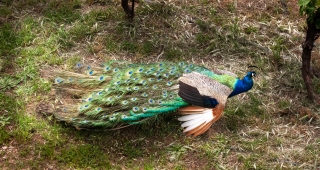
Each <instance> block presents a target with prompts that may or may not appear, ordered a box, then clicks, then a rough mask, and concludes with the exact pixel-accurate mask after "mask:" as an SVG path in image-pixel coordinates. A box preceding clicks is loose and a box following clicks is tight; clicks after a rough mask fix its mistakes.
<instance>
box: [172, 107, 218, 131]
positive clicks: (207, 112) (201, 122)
mask: <svg viewBox="0 0 320 170" xmlns="http://www.w3.org/2000/svg"><path fill="white" fill-rule="evenodd" d="M223 109H224V106H223V105H221V104H220V105H217V107H215V108H213V109H207V108H203V107H198V106H197V107H195V106H187V107H184V108H181V109H179V111H180V113H182V114H186V115H185V116H182V117H180V118H178V120H179V121H183V122H184V123H182V125H181V127H182V128H185V129H184V131H183V132H184V133H187V135H193V136H194V137H196V136H198V135H201V134H203V133H204V132H206V131H207V130H208V129H209V128H210V126H211V125H212V124H213V123H214V122H215V121H217V120H218V119H219V118H220V117H221V115H222V113H223Z"/></svg>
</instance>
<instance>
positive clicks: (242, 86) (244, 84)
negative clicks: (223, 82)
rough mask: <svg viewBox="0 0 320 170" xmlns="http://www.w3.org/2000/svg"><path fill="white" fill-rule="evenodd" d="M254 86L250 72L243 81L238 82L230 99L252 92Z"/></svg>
mask: <svg viewBox="0 0 320 170" xmlns="http://www.w3.org/2000/svg"><path fill="white" fill-rule="evenodd" d="M252 86H253V80H252V76H251V72H249V73H248V74H247V75H246V76H245V77H244V78H243V79H242V80H237V82H236V84H235V88H234V90H233V91H232V93H231V94H230V95H229V96H228V98H230V97H233V96H235V95H237V94H240V93H243V92H246V91H248V90H250V89H251V88H252Z"/></svg>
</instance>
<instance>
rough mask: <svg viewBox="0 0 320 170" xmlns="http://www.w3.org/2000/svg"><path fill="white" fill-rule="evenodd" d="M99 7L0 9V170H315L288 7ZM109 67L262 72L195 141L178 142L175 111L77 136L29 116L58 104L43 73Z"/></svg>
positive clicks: (35, 1)
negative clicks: (170, 64) (132, 12)
mask: <svg viewBox="0 0 320 170" xmlns="http://www.w3.org/2000/svg"><path fill="white" fill-rule="evenodd" d="M95 2H97V3H95ZM95 2H93V1H86V2H82V1H60V0H58V1H57V0H56V1H51V0H50V1H42V0H27V1H24V2H22V1H1V2H0V76H1V78H0V162H1V164H0V167H1V168H2V169H22V168H24V169H49V168H50V169H70V168H71V169H213V168H214V169H317V168H319V167H320V165H319V150H320V147H319V142H320V141H319V139H318V138H319V134H320V131H319V120H317V119H315V118H313V119H310V118H311V117H310V116H309V114H311V115H319V106H317V105H315V104H314V103H312V102H311V101H309V100H304V99H305V98H306V93H305V90H304V85H303V80H302V78H301V76H300V72H301V71H300V55H301V49H300V43H301V42H302V41H303V35H304V32H303V29H302V28H303V24H301V23H303V22H304V20H303V18H300V16H299V14H298V12H297V11H298V10H295V9H297V4H296V2H294V1H291V0H289V1H287V2H292V3H289V4H288V5H289V8H288V10H289V12H290V16H283V15H284V14H281V13H280V12H279V11H281V10H280V9H281V8H282V6H280V4H278V3H276V2H259V3H264V4H251V6H248V5H244V4H242V2H238V5H237V7H236V6H234V4H233V2H232V3H229V2H222V1H221V2H220V3H218V2H213V1H208V0H201V1H192V2H188V3H185V2H182V1H170V2H166V3H148V2H141V3H140V4H139V6H138V7H137V9H136V16H135V18H134V20H133V21H132V22H129V21H128V20H126V19H125V15H124V13H123V11H122V9H121V7H120V4H119V2H118V1H113V0H111V1H107V0H101V1H95ZM261 7H266V8H265V9H263V10H261ZM270 7H276V8H274V9H276V10H274V9H273V8H270ZM318 54H319V51H317V49H316V50H315V52H314V53H313V55H315V56H317V55H318ZM110 59H112V60H114V59H118V60H131V61H135V62H155V61H181V60H182V61H186V62H193V63H195V64H199V65H203V66H205V67H208V68H210V69H215V68H218V69H226V70H231V71H233V72H235V73H236V74H238V75H243V74H245V73H246V72H247V69H246V67H247V66H248V65H256V66H258V67H259V69H258V70H256V71H257V72H258V77H257V78H256V79H255V86H254V88H253V89H252V90H251V91H250V92H248V93H246V94H243V95H239V96H236V97H233V98H231V99H229V101H228V104H227V107H226V110H225V114H224V116H223V117H222V118H221V119H220V120H219V121H217V122H216V123H215V124H214V125H213V127H212V128H211V129H210V130H209V132H207V133H206V134H204V135H202V136H200V137H197V138H190V137H185V136H184V135H183V134H182V133H181V128H180V123H179V122H178V121H177V120H176V116H174V115H168V116H167V117H164V118H159V119H158V120H155V121H152V122H150V123H149V124H144V125H140V126H132V127H130V128H124V129H120V130H118V131H86V130H80V131H78V130H75V129H74V128H71V127H68V126H66V125H65V124H64V123H61V122H56V121H55V119H54V117H52V116H51V115H50V114H49V113H48V114H47V115H43V114H40V113H38V112H37V107H38V104H39V103H53V101H54V96H53V95H52V89H51V84H52V82H51V81H50V80H49V77H48V78H46V75H43V74H44V73H43V70H50V69H51V68H55V69H66V70H71V69H72V68H73V66H74V65H75V64H76V63H78V62H79V61H81V62H85V63H100V62H102V61H106V60H110ZM316 59H317V58H315V59H314V60H316ZM316 62H317V61H315V63H316ZM314 66H316V64H314ZM48 76H49V75H48ZM313 81H314V82H315V87H316V88H317V87H319V82H320V81H319V80H318V78H314V80H313ZM317 89H318V88H317ZM318 91H319V90H318ZM17 160H19V161H17Z"/></svg>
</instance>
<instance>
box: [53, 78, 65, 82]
mask: <svg viewBox="0 0 320 170" xmlns="http://www.w3.org/2000/svg"><path fill="white" fill-rule="evenodd" d="M54 81H55V83H62V82H63V80H62V79H61V78H60V77H58V78H56V79H55V80H54Z"/></svg>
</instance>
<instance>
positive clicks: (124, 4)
mask: <svg viewBox="0 0 320 170" xmlns="http://www.w3.org/2000/svg"><path fill="white" fill-rule="evenodd" d="M128 2H129V0H121V6H122V8H123V10H124V12H126V14H127V15H128V17H129V18H131V19H132V18H133V17H134V2H135V1H134V0H132V6H131V9H130V7H129V5H128Z"/></svg>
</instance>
